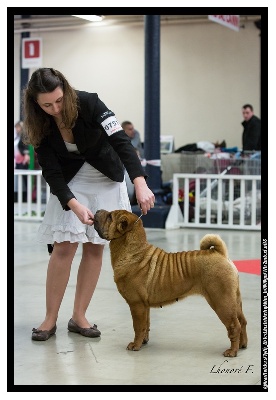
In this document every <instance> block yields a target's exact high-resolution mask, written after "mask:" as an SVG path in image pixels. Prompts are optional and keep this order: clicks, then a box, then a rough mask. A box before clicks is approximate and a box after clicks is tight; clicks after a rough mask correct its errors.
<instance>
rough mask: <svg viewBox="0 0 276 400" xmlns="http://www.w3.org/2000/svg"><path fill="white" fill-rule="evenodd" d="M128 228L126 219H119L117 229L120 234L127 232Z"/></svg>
mask: <svg viewBox="0 0 276 400" xmlns="http://www.w3.org/2000/svg"><path fill="white" fill-rule="evenodd" d="M127 227H128V219H127V218H126V217H123V218H121V219H120V221H119V223H118V225H117V229H118V231H119V232H120V233H124V232H125V231H126V230H127Z"/></svg>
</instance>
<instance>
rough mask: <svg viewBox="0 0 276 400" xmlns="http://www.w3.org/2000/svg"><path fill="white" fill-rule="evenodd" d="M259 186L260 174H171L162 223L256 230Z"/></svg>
mask: <svg viewBox="0 0 276 400" xmlns="http://www.w3.org/2000/svg"><path fill="white" fill-rule="evenodd" d="M260 187H261V175H222V174H220V175H218V174H173V203H172V206H171V209H170V212H169V214H168V217H167V220H166V224H165V227H166V229H176V228H181V227H191V228H192V227H194V228H219V229H240V230H260V229H261V190H260ZM191 188H192V189H191Z"/></svg>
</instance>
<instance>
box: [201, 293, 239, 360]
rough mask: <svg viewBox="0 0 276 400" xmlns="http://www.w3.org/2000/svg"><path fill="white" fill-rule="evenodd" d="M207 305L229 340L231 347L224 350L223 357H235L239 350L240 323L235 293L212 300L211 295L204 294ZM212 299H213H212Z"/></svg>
mask: <svg viewBox="0 0 276 400" xmlns="http://www.w3.org/2000/svg"><path fill="white" fill-rule="evenodd" d="M205 298H206V300H207V301H208V303H209V305H210V306H211V307H212V309H213V310H214V311H215V312H216V314H217V316H218V317H219V319H220V320H221V322H222V323H223V325H224V326H225V327H226V329H227V333H228V338H229V339H230V342H231V348H230V349H227V350H225V351H224V353H223V355H224V356H225V357H236V356H237V353H238V350H239V343H240V334H241V324H240V322H239V319H238V313H237V301H236V298H235V295H234V294H233V295H232V296H229V293H228V295H226V296H223V297H222V296H221V297H220V299H219V300H218V298H216V297H214V298H216V301H212V298H211V296H208V295H207V296H205ZM213 300H214V299H213Z"/></svg>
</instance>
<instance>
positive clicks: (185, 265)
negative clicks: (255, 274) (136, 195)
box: [94, 210, 247, 357]
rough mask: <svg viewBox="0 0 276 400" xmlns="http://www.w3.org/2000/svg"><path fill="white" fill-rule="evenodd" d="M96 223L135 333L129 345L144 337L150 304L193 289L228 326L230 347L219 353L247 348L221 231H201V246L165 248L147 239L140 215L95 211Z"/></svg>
mask: <svg viewBox="0 0 276 400" xmlns="http://www.w3.org/2000/svg"><path fill="white" fill-rule="evenodd" d="M94 227H95V229H96V231H97V232H98V233H99V235H100V237H101V238H103V239H106V240H108V241H110V243H109V246H110V255H111V264H112V268H113V270H114V281H115V283H116V285H117V288H118V291H119V293H120V294H121V295H122V296H123V298H124V299H125V300H126V302H127V303H128V305H129V308H130V311H131V315H132V319H133V328H134V332H135V337H134V340H133V342H130V343H129V344H128V346H127V349H128V350H140V348H141V346H142V344H146V343H147V342H148V340H149V330H150V307H160V306H161V307H162V306H165V305H168V304H172V303H173V302H175V301H177V300H181V299H184V298H185V297H187V296H189V295H194V294H198V295H201V296H204V297H205V299H206V300H207V302H208V303H209V305H210V306H211V307H212V309H213V310H214V311H215V312H216V314H217V315H218V317H219V319H220V320H221V322H222V323H223V324H224V325H225V327H226V329H227V332H228V338H229V339H230V342H231V347H230V348H229V349H227V350H225V351H224V353H223V355H224V356H225V357H236V356H237V352H238V349H239V348H246V347H247V333H246V324H247V321H246V319H245V317H244V314H243V311H242V299H241V293H240V288H239V276H238V271H237V269H236V267H235V265H234V263H233V262H232V261H231V260H230V259H229V258H228V254H227V247H226V245H225V243H224V242H223V240H222V239H221V238H220V236H218V235H214V234H207V235H205V236H204V237H203V238H202V239H201V241H200V250H193V251H181V252H177V253H167V252H165V251H164V250H162V249H160V248H158V247H155V246H153V245H152V244H150V243H149V242H148V241H147V238H146V232H145V229H144V227H143V223H142V221H141V219H139V218H138V217H137V215H135V214H133V213H131V212H129V211H125V210H115V211H111V212H109V211H106V210H98V211H97V212H96V214H95V216H94Z"/></svg>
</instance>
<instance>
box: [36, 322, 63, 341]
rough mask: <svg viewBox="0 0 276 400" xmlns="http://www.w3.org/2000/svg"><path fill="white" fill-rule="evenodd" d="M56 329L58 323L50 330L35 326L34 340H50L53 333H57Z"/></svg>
mask: <svg viewBox="0 0 276 400" xmlns="http://www.w3.org/2000/svg"><path fill="white" fill-rule="evenodd" d="M56 330H57V326H56V325H55V326H54V327H53V328H52V329H50V330H49V331H41V330H39V329H36V328H33V333H32V340H42V341H44V340H48V339H49V338H50V337H51V336H52V335H54V334H55V333H56Z"/></svg>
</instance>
